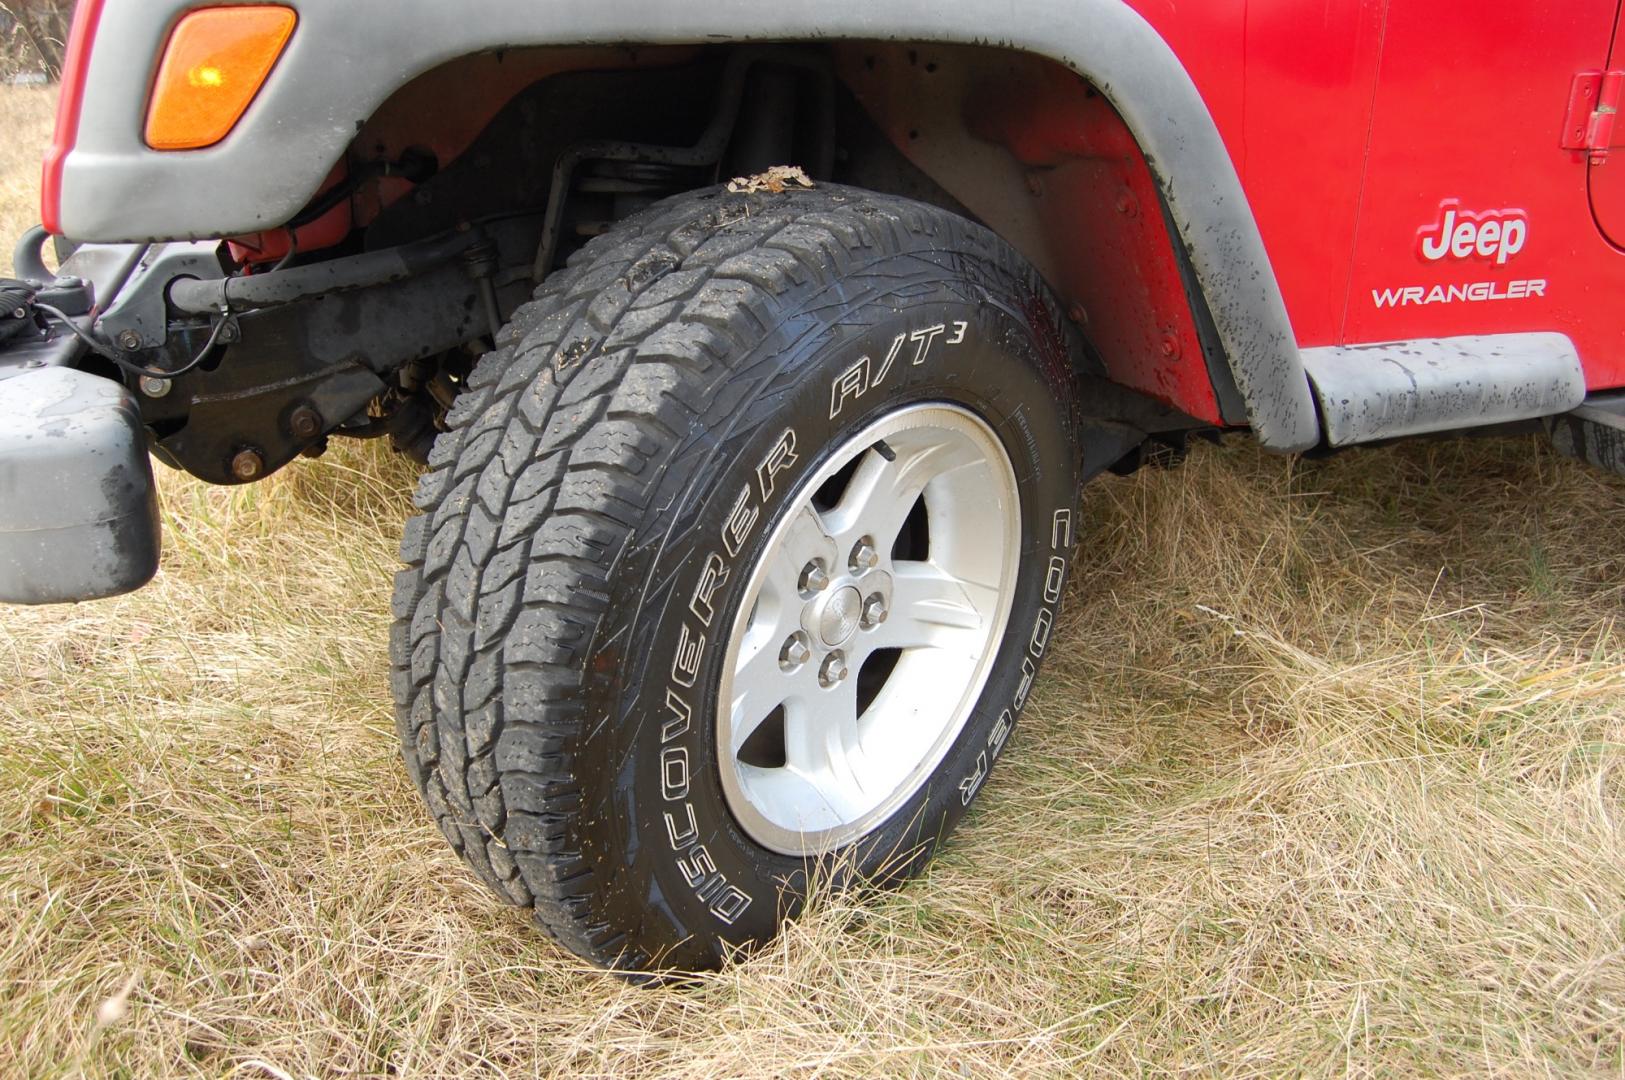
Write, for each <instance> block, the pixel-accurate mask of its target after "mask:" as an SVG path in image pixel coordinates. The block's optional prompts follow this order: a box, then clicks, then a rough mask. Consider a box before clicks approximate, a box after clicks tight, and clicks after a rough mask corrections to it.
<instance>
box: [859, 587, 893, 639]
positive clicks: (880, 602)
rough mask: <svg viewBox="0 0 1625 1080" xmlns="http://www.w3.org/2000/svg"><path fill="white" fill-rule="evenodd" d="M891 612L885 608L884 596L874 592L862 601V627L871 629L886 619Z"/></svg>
mask: <svg viewBox="0 0 1625 1080" xmlns="http://www.w3.org/2000/svg"><path fill="white" fill-rule="evenodd" d="M890 614H891V612H890V611H888V610H886V598H885V597H883V596H881V595H880V594H879V593H875V594H873V595H872V596H870V597H869V599H867V600H865V601H864V602H863V628H864V629H865V630H873V629H874V628H875V627H877V626H879V625H880V624H881V623H883V622H885V621H886V616H887V615H890Z"/></svg>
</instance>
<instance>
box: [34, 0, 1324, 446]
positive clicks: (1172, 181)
mask: <svg viewBox="0 0 1625 1080" xmlns="http://www.w3.org/2000/svg"><path fill="white" fill-rule="evenodd" d="M192 3H193V0H148V2H144V3H139V4H126V3H109V4H107V5H106V7H105V8H104V10H103V11H102V15H101V20H100V27H99V29H98V31H97V35H96V39H97V40H96V43H95V45H94V46H93V48H92V53H91V61H90V65H89V71H88V73H87V78H86V84H85V96H84V107H83V111H82V114H81V123H80V128H79V136H78V140H77V143H76V145H75V147H74V149H73V150H72V152H71V153H70V154H69V155H68V158H67V160H66V162H65V164H64V174H63V186H62V187H63V190H62V215H61V216H62V225H63V228H64V230H65V231H66V232H67V234H68V235H69V236H72V237H73V238H74V239H76V240H94V241H145V240H152V239H183V238H184V239H203V238H207V237H214V236H221V235H232V234H237V233H249V232H255V231H258V230H260V229H263V228H267V227H271V226H275V225H277V224H280V223H281V222H283V221H286V220H287V219H288V218H289V217H291V216H292V215H293V214H294V213H295V212H296V211H297V210H298V209H299V208H300V207H302V206H303V205H304V204H305V203H306V202H307V201H308V200H309V198H310V196H311V195H312V194H314V192H315V191H316V189H317V188H318V186H319V185H320V184H321V182H322V180H323V178H324V177H325V176H326V175H327V172H328V170H329V169H330V168H331V167H332V165H333V162H335V161H337V160H338V158H339V156H340V155H341V154H342V153H343V152H344V150H345V148H346V147H347V146H348V145H349V143H350V141H351V140H352V139H353V138H354V137H355V133H356V130H357V128H358V125H359V124H360V123H361V122H363V121H365V120H366V119H367V118H368V117H369V116H371V115H372V113H373V111H374V110H375V109H376V108H377V107H378V106H379V105H380V104H381V103H382V102H383V101H384V100H385V99H386V98H388V97H389V96H390V95H391V94H392V93H394V91H395V90H397V89H398V88H399V87H401V86H402V85H403V84H405V83H406V82H407V81H408V80H410V79H412V78H413V77H415V76H417V75H418V74H421V73H422V72H424V71H427V70H428V69H430V68H433V67H435V66H437V65H439V64H441V63H444V62H446V61H448V60H452V59H455V58H457V57H459V56H463V55H465V54H468V53H472V52H478V51H482V50H488V49H494V48H499V47H512V46H521V45H617V44H649V45H656V44H692V43H719V42H728V41H738V42H742V41H791V40H799V41H816V40H819V39H832V38H839V39H868V40H897V41H919V42H944V43H960V44H980V45H993V46H999V47H1004V48H1012V49H1019V50H1023V51H1028V52H1033V53H1037V54H1039V55H1042V56H1046V57H1049V58H1050V59H1053V60H1056V61H1058V62H1060V63H1063V64H1066V65H1067V66H1068V67H1070V68H1072V69H1073V70H1075V71H1077V72H1078V73H1080V74H1081V75H1083V76H1085V77H1087V78H1088V79H1090V80H1091V81H1092V82H1093V83H1094V84H1095V85H1096V86H1097V87H1098V88H1099V89H1100V91H1101V92H1102V93H1103V94H1105V95H1106V97H1107V98H1108V99H1109V100H1110V101H1111V102H1112V104H1113V105H1114V106H1115V107H1116V108H1117V110H1118V111H1119V113H1121V115H1122V117H1123V119H1124V121H1125V122H1126V123H1127V124H1128V126H1129V129H1130V130H1131V131H1133V133H1134V135H1135V136H1136V138H1138V140H1139V142H1140V146H1141V148H1142V149H1143V150H1144V152H1145V155H1146V158H1147V160H1148V162H1149V164H1150V166H1151V169H1152V171H1153V172H1154V173H1155V174H1156V175H1157V176H1158V177H1159V178H1160V179H1161V182H1162V184H1163V187H1164V191H1165V193H1166V196H1167V199H1168V205H1169V208H1170V210H1171V212H1172V215H1173V220H1174V222H1175V224H1176V226H1177V227H1178V229H1179V231H1180V233H1181V237H1182V240H1183V242H1184V244H1185V246H1186V248H1187V250H1188V251H1189V253H1190V258H1191V264H1192V267H1193V268H1194V270H1195V272H1196V278H1197V281H1198V283H1199V284H1200V285H1201V287H1202V290H1203V292H1204V294H1205V296H1206V299H1207V303H1208V307H1209V309H1210V310H1211V312H1212V315H1213V320H1214V323H1215V326H1216V329H1217V331H1218V334H1219V337H1220V340H1221V341H1222V342H1223V345H1224V347H1225V350H1226V353H1227V354H1228V356H1229V358H1230V363H1231V368H1232V371H1233V373H1234V375H1235V379H1236V385H1237V387H1238V388H1239V389H1240V391H1241V394H1242V397H1243V398H1244V399H1245V401H1246V403H1247V413H1248V420H1249V423H1250V424H1251V426H1252V428H1253V431H1254V433H1255V434H1256V436H1257V437H1258V439H1259V441H1260V442H1261V443H1262V444H1263V445H1265V446H1267V447H1270V448H1271V449H1276V450H1301V449H1305V448H1307V447H1309V446H1312V445H1314V444H1315V443H1316V442H1317V441H1318V440H1319V437H1320V431H1319V423H1318V420H1317V418H1316V414H1315V407H1314V401H1313V399H1312V397H1311V394H1310V389H1309V382H1308V379H1307V377H1306V376H1305V374H1304V368H1303V363H1302V360H1301V357H1300V355H1299V351H1298V347H1297V341H1296V339H1295V337H1294V335H1293V333H1292V327H1291V324H1290V322H1289V321H1288V318H1287V312H1286V305H1285V303H1284V302H1283V300H1282V298H1281V293H1280V289H1279V288H1278V287H1277V285H1276V281H1275V275H1274V273H1273V272H1272V270H1271V268H1270V263H1269V258H1268V256H1267V254H1266V253H1265V251H1264V244H1263V241H1262V239H1261V238H1260V237H1259V234H1258V227H1257V225H1256V223H1255V222H1254V220H1253V215H1252V211H1251V209H1250V207H1249V206H1248V203H1247V197H1246V195H1245V194H1244V193H1243V191H1242V187H1241V180H1240V178H1239V177H1238V176H1237V174H1236V170H1235V166H1234V163H1233V162H1232V161H1231V160H1230V155H1229V153H1228V152H1227V151H1226V150H1225V147H1224V143H1223V141H1222V140H1221V139H1220V137H1219V133H1218V131H1217V129H1216V128H1215V126H1214V124H1213V119H1212V117H1211V116H1210V114H1209V113H1208V110H1207V107H1206V105H1205V104H1204V103H1203V101H1202V98H1201V96H1200V95H1199V94H1198V93H1197V90H1196V87H1195V85H1194V84H1193V83H1192V82H1191V79H1190V76H1189V74H1188V73H1187V72H1186V71H1185V68H1184V65H1183V64H1181V63H1180V61H1179V58H1178V57H1177V56H1175V55H1174V52H1173V50H1172V49H1171V48H1170V47H1169V46H1168V43H1167V42H1166V41H1164V40H1163V38H1162V36H1161V35H1160V34H1158V33H1157V31H1156V30H1155V29H1154V28H1153V27H1152V26H1151V24H1150V23H1148V22H1146V21H1145V19H1144V18H1142V17H1141V16H1140V15H1139V14H1138V13H1137V12H1135V11H1134V10H1133V9H1131V8H1130V7H1128V6H1127V5H1126V4H1125V3H1123V2H1122V0H1026V2H1024V3H1021V4H1010V3H1009V2H1008V0H953V2H952V3H941V2H940V0H936V2H932V0H822V2H820V3H817V4H764V3H761V2H760V0H709V2H707V3H703V4H697V3H689V2H679V0H667V2H664V3H661V2H651V0H554V2H547V3H540V2H537V0H481V3H479V4H478V5H477V11H476V10H474V9H471V8H470V7H469V6H468V5H463V4H448V3H445V2H444V0H304V2H302V3H300V4H299V5H298V8H299V18H300V25H299V27H298V29H297V30H296V31H295V33H294V35H293V39H292V41H291V42H290V44H289V46H288V50H287V53H286V54H285V55H284V56H283V57H282V60H281V61H280V63H279V64H278V65H277V68H276V70H275V71H273V72H272V74H271V77H270V79H269V81H268V82H267V84H266V86H265V87H264V88H263V89H262V90H261V92H260V94H259V96H258V97H257V98H256V99H255V100H254V102H253V103H252V104H251V105H250V106H249V109H248V111H247V113H246V114H245V115H244V116H243V119H242V120H241V122H239V124H238V126H237V128H236V130H235V131H233V132H232V134H231V135H230V136H228V137H227V138H226V139H225V140H224V141H223V142H221V143H220V144H218V145H216V146H213V147H210V148H208V149H205V150H196V151H188V152H185V153H157V152H154V151H152V150H149V149H147V148H146V147H145V146H144V145H143V143H142V141H141V132H142V126H143V119H144V116H143V114H144V110H145V102H146V91H147V87H148V85H149V82H150V78H151V74H152V68H153V66H154V65H155V63H156V57H157V55H158V53H159V50H160V49H161V47H162V44H163V41H164V39H165V37H166V36H167V34H168V31H169V28H170V26H172V25H173V23H174V21H175V20H176V19H177V18H179V16H180V15H181V13H183V12H184V11H185V10H186V9H187V8H189V7H191V6H192ZM994 33H998V34H1001V35H1003V36H1001V37H996V38H995V37H992V36H990V35H991V34H994Z"/></svg>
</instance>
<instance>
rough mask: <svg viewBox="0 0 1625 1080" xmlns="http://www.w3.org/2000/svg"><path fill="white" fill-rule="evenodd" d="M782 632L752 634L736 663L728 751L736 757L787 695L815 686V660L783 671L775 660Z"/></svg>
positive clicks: (784, 701) (772, 631) (777, 655)
mask: <svg viewBox="0 0 1625 1080" xmlns="http://www.w3.org/2000/svg"><path fill="white" fill-rule="evenodd" d="M786 636H788V635H786V634H782V633H779V628H777V627H775V628H773V629H772V630H771V631H769V632H763V633H762V634H760V635H759V640H758V639H757V636H756V635H753V640H752V641H751V642H750V643H749V644H748V645H747V646H746V649H748V650H749V652H748V653H747V652H746V649H741V651H740V657H739V666H738V667H737V668H736V669H735V671H734V678H733V687H732V690H733V701H732V708H733V728H732V731H731V733H730V737H729V742H730V743H731V745H730V746H729V747H728V752H729V754H730V755H732V756H738V754H739V749H740V747H742V746H744V745H745V741H746V740H747V739H749V738H750V737H751V735H752V734H753V733H755V731H756V729H757V728H758V727H760V726H761V723H762V721H763V720H766V719H767V718H768V717H769V716H770V715H772V713H773V710H774V709H777V708H778V707H779V706H780V705H784V704H785V703H786V702H787V701H788V700H789V699H790V698H793V697H796V696H797V695H803V694H806V693H808V692H809V691H811V690H816V689H817V688H818V686H817V674H816V669H817V663H816V661H809V662H806V663H803V664H802V665H801V666H800V667H799V668H797V669H795V670H793V671H788V672H787V671H785V670H784V667H783V665H782V664H781V663H780V662H779V655H780V652H781V650H782V649H783V647H784V640H785V638H786Z"/></svg>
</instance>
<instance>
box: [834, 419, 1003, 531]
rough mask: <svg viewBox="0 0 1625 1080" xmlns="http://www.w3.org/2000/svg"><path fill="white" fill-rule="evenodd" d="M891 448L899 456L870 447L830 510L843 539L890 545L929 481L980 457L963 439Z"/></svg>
mask: <svg viewBox="0 0 1625 1080" xmlns="http://www.w3.org/2000/svg"><path fill="white" fill-rule="evenodd" d="M891 449H892V452H893V454H894V455H895V459H894V460H888V459H887V458H886V456H885V455H884V454H882V453H880V451H878V450H875V449H870V450H868V451H866V452H865V453H864V455H863V459H862V460H861V461H859V462H858V467H857V469H855V470H854V471H853V473H852V478H851V480H850V481H848V482H847V485H846V491H845V492H843V493H842V495H841V498H840V501H839V502H838V503H837V504H836V506H835V508H834V509H833V510H831V511H830V512H829V513H828V514H826V515H825V519H824V520H825V525H826V526H827V527H828V529H829V532H830V535H831V536H834V537H836V538H837V539H839V540H842V541H850V540H851V539H852V538H855V537H857V536H860V535H867V536H871V537H873V538H874V540H875V546H876V547H877V548H878V549H879V550H881V551H882V552H888V551H890V550H891V548H892V544H893V542H895V541H896V539H897V534H898V533H899V532H900V531H901V530H902V528H903V522H904V521H905V520H907V519H908V514H909V511H910V510H913V509H914V503H915V501H916V500H917V499H919V497H920V493H921V492H923V491H924V490H925V486H926V485H927V484H929V483H930V482H931V481H933V480H935V479H936V478H937V477H939V476H943V475H945V474H947V473H949V472H952V471H953V470H955V469H960V468H964V467H966V466H968V465H974V464H976V462H977V460H978V459H977V457H976V454H975V452H974V450H973V448H970V447H967V446H965V445H963V444H961V443H957V442H929V443H926V444H925V445H923V446H913V447H910V446H907V445H899V446H894V447H892V448H891Z"/></svg>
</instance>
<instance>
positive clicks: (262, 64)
mask: <svg viewBox="0 0 1625 1080" xmlns="http://www.w3.org/2000/svg"><path fill="white" fill-rule="evenodd" d="M297 21H298V17H297V16H296V15H294V13H293V9H292V8H286V7H282V6H281V5H276V4H259V5H253V6H248V7H214V8H203V9H201V10H199V11H194V12H191V13H190V14H188V15H187V16H186V17H185V18H183V19H182V20H181V21H180V22H178V23H176V24H175V29H174V30H173V31H172V32H171V33H170V35H169V44H167V45H165V46H164V58H163V61H162V62H161V63H160V64H159V65H158V78H157V80H156V81H155V82H154V83H153V87H152V102H151V104H150V105H148V107H147V145H148V146H150V147H152V148H153V149H154V150H197V149H199V148H201V147H205V146H213V145H214V144H215V143H217V142H219V141H220V140H221V139H224V138H225V137H226V135H227V134H229V133H230V131H231V129H232V128H233V127H235V126H236V124H237V121H238V120H239V119H240V118H241V117H242V115H243V111H244V110H245V109H247V108H248V103H249V102H251V101H253V100H254V95H255V94H257V93H259V89H260V87H261V86H262V85H263V84H264V83H265V77H266V76H267V75H269V74H270V73H271V68H272V67H273V66H274V65H275V64H276V61H277V57H279V56H281V55H282V48H283V46H285V45H286V44H287V43H288V37H289V36H290V35H291V34H292V33H293V27H294V23H295V22H297Z"/></svg>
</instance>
